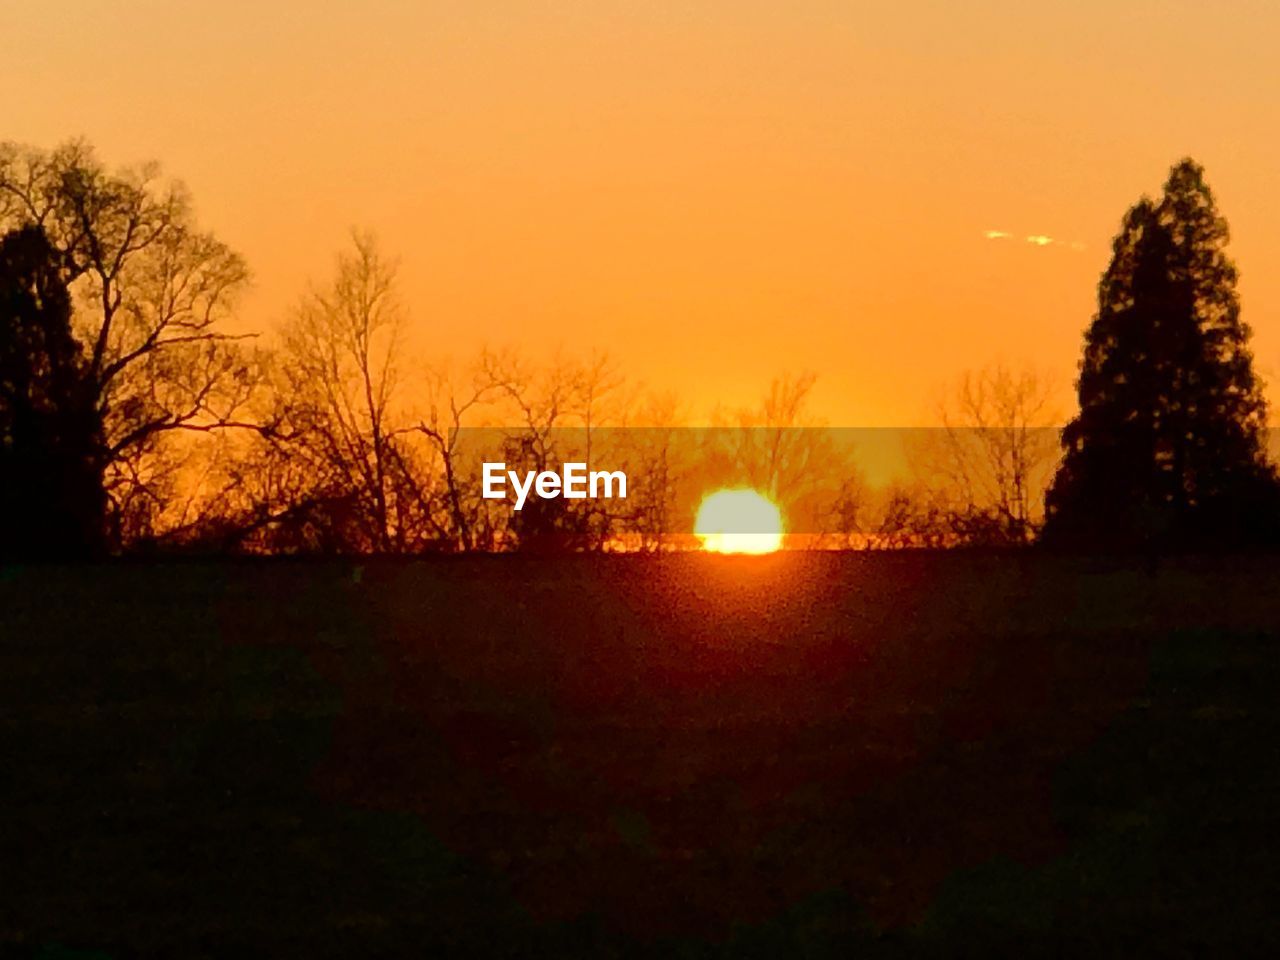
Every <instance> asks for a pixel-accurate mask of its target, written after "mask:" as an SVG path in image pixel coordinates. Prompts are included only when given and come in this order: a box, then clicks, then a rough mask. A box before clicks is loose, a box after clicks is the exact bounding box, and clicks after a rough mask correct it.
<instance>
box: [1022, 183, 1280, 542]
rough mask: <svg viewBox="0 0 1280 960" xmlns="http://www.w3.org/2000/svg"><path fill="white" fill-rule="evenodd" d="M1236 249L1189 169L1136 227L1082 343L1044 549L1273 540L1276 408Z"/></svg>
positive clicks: (1130, 217) (1117, 252)
mask: <svg viewBox="0 0 1280 960" xmlns="http://www.w3.org/2000/svg"><path fill="white" fill-rule="evenodd" d="M1227 240H1228V229H1227V223H1226V221H1225V220H1224V219H1223V218H1222V217H1221V216H1220V215H1219V214H1218V211H1217V208H1216V206H1215V204H1214V200H1213V195H1212V193H1211V192H1210V190H1209V187H1208V185H1207V184H1206V183H1205V180H1204V170H1203V168H1202V167H1201V166H1200V165H1199V164H1197V163H1195V162H1194V161H1192V160H1189V159H1188V160H1183V161H1182V162H1180V163H1178V164H1177V165H1176V166H1175V167H1174V168H1173V170H1172V171H1171V173H1170V175H1169V180H1168V182H1167V183H1166V184H1165V188H1164V195H1163V197H1162V198H1161V199H1160V202H1159V203H1153V202H1152V201H1151V200H1148V199H1146V198H1143V199H1142V200H1140V201H1139V202H1138V203H1137V204H1136V205H1135V206H1134V207H1133V208H1132V209H1131V210H1130V211H1129V212H1128V214H1127V215H1126V217H1125V219H1124V222H1123V225H1122V227H1121V230H1120V233H1119V235H1118V236H1117V237H1116V239H1115V242H1114V246H1113V253H1112V259H1111V264H1110V266H1109V267H1108V269H1107V271H1106V273H1105V274H1104V275H1103V277H1102V281H1101V283H1100V284H1099V286H1098V313H1097V315H1096V316H1095V317H1094V319H1093V323H1092V324H1091V325H1090V327H1089V329H1088V331H1087V332H1086V334H1085V347H1084V358H1083V360H1082V362H1081V366H1080V379H1079V382H1078V388H1079V400H1080V412H1079V414H1078V415H1077V416H1076V417H1075V419H1073V420H1072V421H1071V422H1070V423H1069V424H1068V425H1067V427H1066V428H1065V430H1064V431H1063V434H1062V442H1063V447H1064V451H1065V455H1064V459H1063V463H1062V465H1061V467H1060V468H1059V471H1058V473H1057V476H1056V477H1055V479H1054V482H1053V485H1052V486H1051V488H1050V490H1049V494H1048V497H1047V501H1046V508H1047V510H1046V514H1047V517H1046V526H1045V539H1046V541H1048V542H1051V543H1059V544H1075V545H1080V546H1138V545H1149V546H1150V545H1164V546H1198V547H1209V546H1222V545H1231V544H1239V543H1242V542H1245V541H1248V540H1256V539H1258V538H1259V537H1263V536H1266V537H1270V536H1273V535H1274V532H1275V530H1276V527H1277V503H1278V502H1280V500H1278V497H1277V490H1278V487H1277V483H1276V479H1275V475H1274V473H1273V471H1272V470H1271V468H1270V467H1269V466H1268V465H1267V463H1266V459H1265V453H1264V442H1263V441H1264V435H1265V428H1266V406H1265V403H1264V401H1263V399H1262V390H1261V385H1260V383H1259V382H1258V380H1257V379H1256V377H1255V376H1254V373H1253V358H1252V355H1251V353H1250V351H1249V347H1248V341H1249V336H1250V331H1249V328H1248V326H1247V325H1246V324H1244V323H1243V322H1241V320H1240V302H1239V298H1238V297H1237V295H1236V289H1235V288H1236V278H1237V274H1236V268H1235V265H1234V264H1233V263H1232V262H1231V260H1230V259H1229V258H1228V257H1227V255H1226V253H1225V252H1224V247H1225V245H1226V243H1227Z"/></svg>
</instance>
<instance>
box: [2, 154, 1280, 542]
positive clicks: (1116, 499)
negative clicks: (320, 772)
mask: <svg viewBox="0 0 1280 960" xmlns="http://www.w3.org/2000/svg"><path fill="white" fill-rule="evenodd" d="M0 232H3V238H2V239H0V388H2V389H0V435H2V439H3V447H2V448H0V481H2V483H3V488H2V489H3V500H2V502H0V550H2V551H3V553H4V554H5V555H7V556H10V557H40V556H44V557H72V556H94V555H101V554H105V553H120V552H126V551H157V550H173V551H182V550H185V551H200V552H249V553H293V554H344V553H357V554H363V553H393V554H415V553H425V552H433V551H444V552H465V551H477V550H478V551H493V550H525V549H537V550H563V549H593V550H607V549H643V550H661V549H667V548H678V547H680V546H683V545H685V544H687V543H688V542H689V537H688V534H689V531H690V529H691V524H692V519H693V511H694V510H695V509H696V505H697V503H696V500H697V497H698V495H699V494H700V493H702V492H706V491H707V490H710V489H715V488H716V487H719V486H751V487H754V488H756V489H758V490H761V491H762V492H765V493H767V494H769V495H770V496H771V497H773V498H774V499H775V500H776V501H777V502H778V503H779V504H780V506H781V507H782V508H783V511H784V514H785V515H786V516H787V518H788V521H789V525H790V527H791V529H793V530H795V531H797V532H799V533H803V534H804V535H805V539H804V543H805V544H806V545H821V546H839V547H872V548H875V547H901V546H912V545H933V546H952V545H959V544H1000V545H1009V544H1026V543H1030V542H1032V541H1033V540H1035V539H1036V538H1037V537H1038V536H1039V535H1040V533H1041V528H1042V527H1043V528H1044V535H1045V536H1046V538H1048V539H1050V540H1053V541H1055V542H1059V543H1065V544H1072V545H1084V546H1089V545H1132V544H1135V543H1151V542H1157V541H1159V542H1168V543H1181V542H1190V541H1194V542H1196V543H1202V544H1203V543H1211V542H1228V541H1230V542H1236V541H1240V540H1242V539H1248V538H1252V539H1258V538H1259V537H1260V536H1262V535H1264V534H1265V535H1266V536H1270V533H1269V531H1271V530H1274V529H1275V528H1276V526H1277V525H1276V523H1275V517H1276V511H1275V506H1274V503H1275V496H1274V491H1275V489H1276V482H1275V478H1274V473H1273V471H1272V469H1271V467H1270V466H1269V465H1268V464H1267V462H1266V459H1265V452H1264V449H1263V445H1262V437H1263V433H1262V431H1263V428H1264V423H1265V421H1264V414H1265V411H1264V409H1263V405H1262V400H1261V393H1260V386H1259V384H1258V383H1257V382H1256V380H1255V379H1254V376H1253V373H1252V366H1251V362H1250V357H1249V354H1248V350H1247V338H1248V330H1247V328H1245V327H1244V326H1243V325H1242V324H1241V323H1240V321H1239V316H1238V314H1239V308H1238V303H1237V301H1236V299H1235V293H1234V280H1235V274H1234V268H1233V267H1231V266H1230V262H1229V261H1228V260H1226V258H1225V256H1224V255H1223V254H1222V249H1221V248H1222V246H1223V244H1224V243H1225V240H1226V229H1225V224H1224V223H1223V222H1222V221H1221V218H1219V217H1218V216H1217V214H1216V211H1215V210H1214V208H1213V204H1212V198H1211V196H1210V195H1209V192H1208V188H1207V187H1205V186H1204V183H1203V177H1202V175H1201V171H1200V170H1199V168H1198V167H1196V166H1195V165H1194V164H1192V163H1190V162H1189V161H1187V162H1184V163H1183V164H1181V165H1179V167H1177V168H1175V171H1174V174H1173V177H1172V178H1171V180H1170V183H1169V185H1168V186H1167V187H1166V192H1165V197H1164V199H1163V200H1162V201H1161V202H1160V203H1159V204H1155V203H1151V202H1149V201H1145V200H1144V201H1143V202H1142V203H1140V204H1139V205H1138V207H1135V209H1134V211H1132V212H1131V213H1130V215H1129V216H1128V217H1127V218H1126V221H1125V225H1124V230H1123V232H1122V234H1121V236H1120V237H1119V238H1118V239H1117V241H1116V254H1115V261H1114V262H1113V264H1112V266H1111V268H1110V269H1109V271H1108V273H1107V275H1106V276H1105V277H1104V279H1103V282H1102V285H1101V288H1100V309H1099V314H1098V316H1097V318H1096V319H1095V321H1094V323H1093V325H1092V327H1091V328H1090V329H1089V332H1088V334H1087V341H1086V353H1085V361H1084V364H1083V366H1082V374H1081V379H1080V384H1079V388H1080V400H1081V413H1080V415H1079V416H1077V417H1076V418H1075V419H1074V420H1072V421H1071V423H1070V425H1069V426H1068V427H1067V429H1066V431H1065V432H1063V433H1062V435H1061V437H1062V442H1063V444H1064V445H1065V447H1064V448H1060V447H1059V442H1058V441H1059V436H1058V431H1057V430H1056V429H1050V428H1051V427H1052V426H1053V425H1054V424H1055V423H1058V422H1060V420H1059V419H1058V416H1057V411H1054V410H1052V409H1051V408H1050V407H1049V406H1048V398H1049V396H1050V391H1049V389H1048V384H1047V383H1046V381H1045V380H1044V378H1043V377H1039V376H1037V375H1035V374H1033V373H1030V372H1017V371H1010V370H1008V369H1005V368H1003V367H1000V366H994V367H991V368H988V369H986V370H983V371H978V372H975V373H971V374H968V375H965V376H964V377H962V378H961V379H960V381H959V383H958V384H957V385H956V387H955V388H954V390H953V391H952V392H951V393H950V395H949V396H948V398H947V399H946V401H945V402H944V403H943V405H942V408H941V410H940V419H941V421H942V426H941V427H940V428H938V429H937V430H934V431H927V432H921V433H920V434H918V435H913V436H911V437H910V438H909V439H908V440H907V442H906V447H907V450H906V459H907V462H908V464H909V470H908V471H907V473H906V474H905V475H903V477H902V478H901V479H900V480H898V481H895V482H894V483H892V484H890V485H888V486H887V487H883V488H872V487H870V486H869V485H868V484H867V483H866V482H865V480H864V479H863V474H862V471H861V469H860V462H859V451H858V450H857V449H856V447H855V446H854V445H851V444H849V443H843V442H841V439H840V436H839V432H838V431H832V430H828V429H825V424H823V423H822V421H821V420H820V419H818V418H817V417H815V416H814V414H813V412H812V410H811V409H810V403H809V400H810V392H811V389H812V387H813V378H812V377H811V376H799V377H781V378H779V379H778V380H776V381H775V382H774V383H773V384H772V385H770V387H769V389H768V390H767V391H766V393H765V395H764V396H763V398H762V400H761V402H760V403H759V404H758V405H757V406H755V407H753V408H749V409H738V410H724V409H721V410H716V411H711V412H709V413H708V414H707V415H706V416H703V417H700V418H698V419H697V421H696V422H697V423H698V424H699V427H701V426H703V425H704V424H705V423H708V422H709V423H710V424H712V426H713V427H714V429H711V430H705V429H699V428H695V427H693V424H694V423H695V418H694V416H693V413H692V412H691V411H689V410H688V409H687V408H686V407H683V406H682V405H681V404H680V403H679V401H678V399H677V398H675V397H672V396H669V395H658V394H655V393H654V392H652V391H650V390H647V389H645V388H644V387H643V386H642V385H638V384H635V383H633V382H631V381H630V380H629V379H628V378H627V376H626V375H625V371H624V370H623V369H622V368H621V367H620V366H619V365H618V364H617V363H616V362H614V361H613V360H612V359H610V358H609V357H608V356H606V355H604V354H600V353H582V354H573V355H571V354H567V353H560V354H557V355H554V356H552V357H549V358H539V359H538V360H537V361H536V362H535V360H534V359H531V358H530V357H528V356H527V355H522V354H521V353H519V352H517V351H511V350H485V351H483V352H481V353H480V355H478V356H476V357H474V358H472V359H470V360H469V361H467V362H464V363H458V364H448V363H431V362H429V358H426V357H420V356H418V354H417V352H416V351H415V350H414V349H412V347H411V344H410V340H411V337H410V329H409V326H408V312H407V309H406V306H405V304H404V303H403V301H402V300H401V298H400V296H399V294H398V291H397V286H396V271H395V266H394V262H393V261H392V260H391V259H389V258H388V257H386V256H385V255H384V254H383V253H382V252H381V251H380V250H379V248H378V245H377V243H376V242H375V241H374V239H373V238H372V237H370V236H367V235H364V234H359V233H357V234H355V235H353V238H352V242H351V245H350V247H349V248H348V249H347V250H345V251H344V252H342V253H341V254H340V255H339V256H338V258H337V262H336V264H335V266H334V268H333V271H332V273H331V275H330V276H329V277H328V279H327V280H325V281H324V282H323V283H320V284H318V285H317V286H315V287H314V288H313V289H311V290H310V291H308V292H307V293H306V294H305V295H303V296H302V297H301V298H300V300H299V302H298V304H297V306H296V308H295V309H294V310H293V311H292V312H291V313H290V315H289V316H288V317H287V318H286V319H285V320H284V321H283V322H282V323H281V324H280V325H279V327H278V329H275V330H272V331H269V332H267V333H266V334H264V335H262V336H253V335H245V334H243V333H239V332H236V329H235V327H234V326H233V322H234V315H233V311H234V309H235V304H236V297H237V294H238V293H239V292H240V291H241V290H242V289H243V288H244V286H245V284H246V283H247V280H248V270H247V267H246V265H245V263H244V261H243V260H242V258H241V257H239V256H238V255H237V254H236V253H235V252H234V251H232V250H230V249H229V248H228V247H227V246H226V245H225V244H223V243H222V242H221V241H219V240H218V239H217V238H216V237H214V236H212V235H210V234H209V233H207V232H204V231H202V230H200V229H199V227H198V225H197V224H196V222H195V220H194V217H193V214H192V208H191V203H190V199H189V197H188V196H187V194H186V192H185V191H184V190H183V189H182V187H181V186H180V185H177V184H173V183H167V182H164V181H162V180H161V179H160V178H159V176H158V172H157V170H156V169H155V168H154V167H146V168H142V169H136V170H123V171H112V170H110V169H108V168H107V167H105V166H104V165H103V164H102V163H100V162H99V161H98V159H97V158H96V157H95V155H94V153H93V152H92V150H91V149H90V148H89V147H88V146H87V145H85V144H83V143H80V142H72V143H69V144H66V145H64V146H62V147H59V148H57V149H56V150H53V151H40V150H32V149H27V148H22V147H18V146H15V145H12V144H10V145H5V146H3V147H0ZM480 436H483V437H485V438H486V439H485V443H487V444H488V447H487V448H486V449H485V450H484V451H483V452H484V453H485V454H486V455H493V454H494V452H495V451H496V453H497V454H499V455H500V456H501V458H502V459H504V460H505V461H506V462H507V463H508V464H509V465H510V466H511V467H512V469H520V470H525V469H534V470H541V469H552V468H554V467H555V466H556V465H558V464H559V463H560V462H563V461H564V460H567V459H575V458H576V459H585V460H587V461H596V462H599V461H602V460H606V459H607V460H608V467H609V468H610V469H626V470H627V472H628V475H629V476H630V477H631V478H632V486H631V490H630V491H629V496H628V498H627V499H626V501H576V502H574V501H564V500H554V501H552V500H548V501H539V502H536V503H533V504H531V505H530V506H528V507H526V509H525V510H522V511H519V512H513V511H512V510H511V509H510V506H509V505H507V504H504V503H501V502H495V501H492V500H485V499H484V498H483V497H482V496H481V489H480V485H481V476H480V470H479V464H478V459H477V457H478V456H479V455H480V447H481V446H483V444H478V442H474V441H475V438H476V437H480ZM1063 449H1065V459H1062V453H1063ZM1060 460H1061V465H1059V461H1060ZM1055 471H1056V476H1055ZM1051 483H1052V486H1051V488H1050V484H1051ZM1047 488H1050V495H1049V497H1048V500H1047V504H1048V512H1047V519H1046V512H1045V503H1046V500H1045V496H1044V494H1045V490H1046V489H1047Z"/></svg>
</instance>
